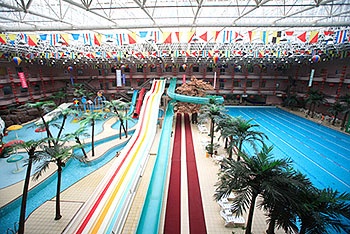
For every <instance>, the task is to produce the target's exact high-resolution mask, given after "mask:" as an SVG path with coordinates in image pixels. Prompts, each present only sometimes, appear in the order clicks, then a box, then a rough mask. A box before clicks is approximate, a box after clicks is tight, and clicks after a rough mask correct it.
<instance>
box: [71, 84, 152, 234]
mask: <svg viewBox="0 0 350 234" xmlns="http://www.w3.org/2000/svg"><path fill="white" fill-rule="evenodd" d="M153 91H154V87H153ZM142 121H143V119H142ZM140 126H141V127H140V128H138V129H137V130H138V131H137V132H135V133H136V136H135V135H133V136H135V137H134V138H136V139H137V138H138V136H139V134H140V131H141V129H142V124H140ZM136 139H135V141H136ZM135 141H134V142H133V143H130V144H131V147H129V150H128V152H129V151H130V150H131V149H132V146H133V145H134V144H135ZM129 142H130V141H129ZM128 144H129V143H128ZM127 157H128V153H126V154H125V156H124V157H123V159H122V161H121V162H120V164H119V166H118V167H117V169H116V170H115V172H114V173H113V174H112V176H111V177H110V179H109V181H108V182H107V184H106V186H105V187H104V189H103V190H102V192H101V193H100V195H99V196H98V198H97V200H96V201H95V202H94V204H93V206H92V208H91V209H90V211H89V213H88V215H87V216H86V217H85V219H84V221H83V222H82V223H81V225H80V226H79V229H78V230H77V232H76V233H82V231H83V230H84V229H85V227H86V226H87V224H88V222H89V221H90V219H91V217H92V215H93V214H94V212H95V211H96V209H97V207H98V205H99V204H100V202H101V200H102V199H103V197H104V196H105V194H106V192H107V190H108V189H109V186H110V185H111V183H112V181H113V179H114V177H116V175H117V174H118V172H119V170H120V168H121V167H122V166H123V165H124V162H125V160H126V159H127Z"/></svg>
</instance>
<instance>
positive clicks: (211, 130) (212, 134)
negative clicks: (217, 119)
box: [209, 119, 215, 157]
mask: <svg viewBox="0 0 350 234" xmlns="http://www.w3.org/2000/svg"><path fill="white" fill-rule="evenodd" d="M214 124H215V123H214V119H211V123H210V144H211V146H212V147H214ZM209 154H210V157H212V156H213V150H211V152H209Z"/></svg>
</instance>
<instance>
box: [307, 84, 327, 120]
mask: <svg viewBox="0 0 350 234" xmlns="http://www.w3.org/2000/svg"><path fill="white" fill-rule="evenodd" d="M324 101H325V96H324V94H323V93H322V92H320V91H319V90H313V89H310V90H309V92H308V97H307V99H306V103H309V104H310V106H309V111H308V113H307V115H310V113H311V118H313V117H314V112H315V108H316V106H318V105H320V104H321V103H323V102H324Z"/></svg>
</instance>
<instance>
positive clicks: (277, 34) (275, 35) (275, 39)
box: [272, 31, 282, 44]
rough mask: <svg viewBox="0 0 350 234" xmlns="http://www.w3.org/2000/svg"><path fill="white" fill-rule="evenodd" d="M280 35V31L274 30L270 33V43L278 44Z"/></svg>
mask: <svg viewBox="0 0 350 234" xmlns="http://www.w3.org/2000/svg"><path fill="white" fill-rule="evenodd" d="M281 37H282V31H274V32H273V33H272V43H274V44H279V43H280V41H281Z"/></svg>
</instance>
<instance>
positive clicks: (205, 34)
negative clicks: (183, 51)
mask: <svg viewBox="0 0 350 234" xmlns="http://www.w3.org/2000/svg"><path fill="white" fill-rule="evenodd" d="M198 38H199V39H201V40H203V41H204V42H208V32H205V33H202V34H200V35H199V36H198Z"/></svg>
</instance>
